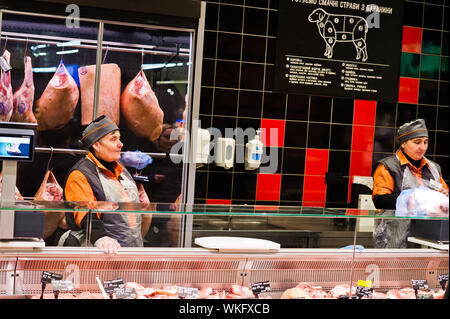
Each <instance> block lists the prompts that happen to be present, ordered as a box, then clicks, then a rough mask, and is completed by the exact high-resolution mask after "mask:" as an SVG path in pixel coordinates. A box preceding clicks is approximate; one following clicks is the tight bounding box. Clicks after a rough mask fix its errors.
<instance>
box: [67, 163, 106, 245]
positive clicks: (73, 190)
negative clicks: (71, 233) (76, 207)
mask: <svg viewBox="0 0 450 319" xmlns="http://www.w3.org/2000/svg"><path fill="white" fill-rule="evenodd" d="M64 196H65V198H66V200H67V201H74V202H78V201H79V202H84V201H97V199H96V198H95V196H94V192H93V191H92V188H91V186H90V185H89V182H88V180H87V179H86V176H84V174H83V173H81V172H80V171H78V170H75V171H73V172H72V173H70V175H69V177H68V178H67V182H66V186H65V188H64ZM87 214H88V213H87V212H74V213H73V215H74V216H73V217H74V219H75V223H76V224H77V226H78V227H80V228H81V229H84V230H86V229H87V226H88V225H87V220H88V218H87V217H88V216H87ZM100 218H101V214H100V213H97V214H92V218H91V232H90V233H91V238H90V241H91V243H92V244H95V242H96V241H97V240H98V239H99V238H101V237H104V236H106V232H105V228H104V226H103V221H102V220H101V219H100Z"/></svg>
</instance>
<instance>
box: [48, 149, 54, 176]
mask: <svg viewBox="0 0 450 319" xmlns="http://www.w3.org/2000/svg"><path fill="white" fill-rule="evenodd" d="M52 157H53V147H52V146H50V158H49V159H48V162H47V171H48V170H49V168H50V162H51V161H52Z"/></svg>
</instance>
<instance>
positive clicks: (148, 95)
mask: <svg viewBox="0 0 450 319" xmlns="http://www.w3.org/2000/svg"><path fill="white" fill-rule="evenodd" d="M120 110H121V112H122V116H123V118H124V120H125V122H126V124H127V126H128V127H129V128H130V130H131V131H132V132H133V133H134V134H135V135H136V136H139V137H144V138H147V139H148V140H150V141H154V140H156V139H157V138H158V137H159V136H160V135H161V132H162V124H163V119H164V112H163V111H162V110H161V108H160V107H159V103H158V99H157V98H156V95H155V92H153V90H152V88H151V87H150V84H149V83H148V81H147V78H146V77H145V74H144V72H143V71H142V70H141V71H140V72H139V73H138V74H137V75H136V76H135V78H134V79H133V80H132V81H131V82H130V83H128V85H127V86H126V88H125V90H124V91H123V93H122V96H121V98H120Z"/></svg>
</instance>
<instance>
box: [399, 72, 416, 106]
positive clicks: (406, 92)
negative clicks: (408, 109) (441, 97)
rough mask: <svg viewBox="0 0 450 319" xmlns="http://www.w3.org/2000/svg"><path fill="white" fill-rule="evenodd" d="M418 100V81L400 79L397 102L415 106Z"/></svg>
mask: <svg viewBox="0 0 450 319" xmlns="http://www.w3.org/2000/svg"><path fill="white" fill-rule="evenodd" d="M418 99H419V79H413V78H404V77H400V88H399V92H398V101H399V102H400V103H413V104H417V101H418Z"/></svg>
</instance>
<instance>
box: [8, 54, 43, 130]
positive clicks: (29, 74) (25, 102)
mask: <svg viewBox="0 0 450 319" xmlns="http://www.w3.org/2000/svg"><path fill="white" fill-rule="evenodd" d="M24 63H25V76H24V78H23V83H22V85H21V86H20V88H19V89H18V90H17V91H16V92H15V93H14V99H13V105H14V109H13V114H12V121H13V122H26V123H36V122H37V121H36V118H35V117H34V114H33V102H34V83H33V67H32V65H31V57H29V56H27V57H25V58H24Z"/></svg>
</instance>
